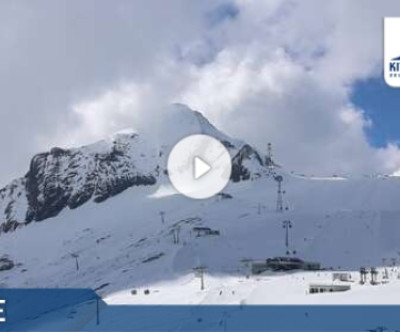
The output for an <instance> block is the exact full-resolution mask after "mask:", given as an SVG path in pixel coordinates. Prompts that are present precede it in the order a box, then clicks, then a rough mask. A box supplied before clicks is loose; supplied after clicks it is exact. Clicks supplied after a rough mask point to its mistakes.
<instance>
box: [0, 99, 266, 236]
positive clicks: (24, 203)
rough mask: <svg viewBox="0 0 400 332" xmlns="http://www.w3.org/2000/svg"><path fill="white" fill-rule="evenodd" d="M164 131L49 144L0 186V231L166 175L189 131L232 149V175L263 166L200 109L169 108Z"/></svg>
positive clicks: (261, 169) (248, 173) (251, 172)
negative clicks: (78, 143)
mask: <svg viewBox="0 0 400 332" xmlns="http://www.w3.org/2000/svg"><path fill="white" fill-rule="evenodd" d="M169 111H170V115H169V116H168V117H166V119H167V120H166V123H164V124H163V128H162V130H161V132H162V134H161V135H162V137H159V138H158V141H162V142H163V143H162V144H156V143H153V142H154V141H155V140H154V139H153V137H150V138H149V139H147V137H145V135H141V134H138V133H134V132H126V131H125V132H123V133H119V134H116V135H114V136H112V137H110V138H109V139H106V140H103V141H100V142H97V143H94V144H91V145H88V146H83V147H80V148H74V149H62V148H53V149H51V150H50V151H48V152H44V153H40V154H37V155H36V156H34V157H33V158H32V161H31V164H30V167H29V170H28V172H27V174H26V175H25V176H24V177H22V178H19V179H16V180H14V181H12V182H11V183H10V184H9V185H7V186H6V187H4V188H3V189H0V232H3V233H6V232H9V231H13V230H15V229H17V228H19V227H20V226H22V225H26V224H29V223H31V222H33V221H42V220H45V219H48V218H51V217H55V216H57V215H58V214H59V213H60V212H61V211H62V210H63V209H65V208H70V209H76V208H78V207H80V206H81V205H83V204H85V203H87V202H88V201H90V200H93V201H94V202H97V203H100V202H103V201H105V200H107V199H109V198H110V197H112V196H115V195H117V194H119V193H121V192H122V191H124V190H126V189H127V188H130V187H134V186H136V187H137V186H156V185H157V184H160V183H161V182H163V181H165V179H164V178H165V175H166V158H167V156H168V153H169V151H170V149H171V148H172V147H173V145H174V143H176V142H177V141H178V140H179V139H180V138H183V137H185V136H186V135H189V134H206V135H210V136H213V137H215V138H217V139H219V140H220V141H222V142H223V144H224V145H225V146H226V147H227V148H228V150H229V151H230V153H231V155H232V163H233V167H232V181H235V182H238V181H241V180H247V179H249V178H251V177H256V176H260V175H261V174H262V173H263V172H265V170H266V168H265V167H264V166H265V165H264V163H265V158H262V157H261V155H260V154H259V153H258V152H257V151H256V150H255V149H254V148H252V147H251V146H250V145H248V144H245V143H243V142H241V141H238V140H234V139H232V138H230V137H228V136H227V135H225V134H223V133H221V132H220V131H219V130H217V129H216V128H215V127H214V126H213V125H212V124H210V123H209V122H208V120H207V119H206V118H204V117H203V116H202V115H201V114H200V113H199V112H196V111H192V110H190V109H188V108H187V107H186V106H183V105H175V106H174V107H173V108H170V109H169Z"/></svg>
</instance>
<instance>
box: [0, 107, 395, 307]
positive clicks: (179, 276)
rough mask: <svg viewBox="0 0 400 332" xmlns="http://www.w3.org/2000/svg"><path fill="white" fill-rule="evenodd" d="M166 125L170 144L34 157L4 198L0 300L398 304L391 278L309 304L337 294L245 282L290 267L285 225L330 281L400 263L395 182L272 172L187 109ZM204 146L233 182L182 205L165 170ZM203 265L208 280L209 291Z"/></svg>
mask: <svg viewBox="0 0 400 332" xmlns="http://www.w3.org/2000/svg"><path fill="white" fill-rule="evenodd" d="M165 124H166V125H167V126H168V127H167V128H170V129H171V132H170V134H169V135H168V131H166V132H167V134H163V133H162V130H160V134H159V135H161V139H154V138H153V137H150V136H149V135H148V134H146V135H144V134H141V133H132V132H124V133H119V134H117V135H114V136H113V137H111V138H109V139H106V140H104V141H101V142H98V143H95V144H93V145H90V146H85V147H81V148H77V149H68V150H65V149H59V148H57V149H53V150H51V151H50V152H47V153H43V154H39V155H37V156H35V157H34V158H33V160H32V163H31V166H30V168H29V171H28V173H27V175H26V176H25V177H22V178H20V179H17V180H14V181H13V182H11V183H10V184H9V185H8V186H6V187H5V188H4V189H2V191H1V210H2V211H4V217H2V218H3V223H2V233H1V234H0V251H1V252H2V253H3V255H6V256H7V259H9V260H10V261H12V262H13V263H14V264H13V266H12V268H11V269H9V270H4V271H1V269H0V283H1V285H2V287H69V288H70V287H72V288H73V287H90V288H93V289H96V290H97V291H98V293H99V294H100V295H102V296H104V297H106V300H108V301H109V302H111V303H189V304H197V303H210V304H220V303H235V304H239V303H241V304H245V303H341V302H346V303H364V302H365V299H366V298H368V301H369V303H378V302H379V303H400V300H399V299H398V297H397V296H394V295H393V296H387V295H388V294H389V293H391V294H392V293H393V294H394V293H395V291H396V290H400V281H399V280H398V277H399V274H398V273H399V271H400V270H399V269H397V270H396V268H391V270H390V278H391V279H390V283H391V285H390V287H389V288H384V287H386V286H385V285H387V284H382V285H381V286H355V285H356V284H354V285H353V286H352V287H353V288H352V291H349V292H346V293H345V294H343V295H340V297H338V296H339V295H338V294H336V295H338V296H336V297H335V296H334V295H332V297H328V298H327V297H326V296H331V295H316V296H314V295H307V289H308V288H307V287H308V285H309V283H312V282H326V280H329V281H331V279H329V278H331V276H332V273H331V271H330V270H327V271H323V272H309V273H298V274H274V275H268V274H267V275H262V276H255V277H250V278H248V276H247V275H248V266H246V264H247V263H246V262H248V261H249V260H265V259H266V258H268V257H273V256H282V255H286V251H287V248H286V245H285V230H284V229H283V227H282V222H283V221H285V220H290V221H291V222H292V225H293V227H292V228H291V229H290V234H289V249H290V252H294V251H295V252H296V256H298V257H300V258H302V259H305V260H311V261H316V262H319V263H321V265H322V267H323V268H325V269H330V268H332V269H335V270H344V269H349V270H352V271H353V274H357V273H355V272H354V271H357V270H358V269H359V268H360V267H361V266H366V267H371V266H381V265H383V264H389V263H390V264H392V263H393V262H395V263H396V262H397V263H398V262H399V261H400V241H399V239H400V223H399V220H400V206H399V204H398V197H400V178H398V177H359V178H343V177H337V176H332V177H326V178H316V177H306V176H299V175H296V174H293V173H289V172H287V171H285V168H284V167H278V166H276V165H275V164H273V165H272V170H271V167H270V168H268V167H267V165H266V157H265V156H263V155H262V154H261V153H259V152H257V150H256V149H254V148H253V147H251V146H250V145H248V144H246V143H244V142H242V141H239V140H236V139H233V138H230V137H228V136H226V135H224V134H223V133H221V132H220V131H218V130H217V129H216V128H215V127H214V126H212V125H211V124H210V123H209V122H208V121H207V120H206V119H205V118H204V117H203V116H201V114H200V113H197V112H194V111H191V110H189V109H187V108H186V107H184V106H181V105H180V106H175V107H174V108H173V111H172V113H171V117H169V118H168V119H166V120H165ZM199 133H203V134H209V135H212V136H214V137H216V138H218V139H219V140H220V141H222V142H223V143H224V144H225V146H227V148H228V149H229V151H230V153H231V156H232V161H233V172H232V181H230V183H229V184H228V186H227V187H226V188H225V189H224V192H223V193H221V194H220V195H216V196H215V197H212V198H209V199H206V200H192V199H189V198H186V197H184V196H182V195H180V194H179V193H177V192H176V191H175V190H174V189H173V188H172V186H171V185H170V183H169V181H168V177H167V174H166V167H165V165H166V158H167V156H168V152H169V150H170V149H171V147H172V146H173V144H174V143H175V142H176V141H177V140H178V139H179V138H181V137H184V136H185V135H187V134H199ZM157 142H161V144H160V143H157ZM271 175H274V176H271ZM276 175H280V176H282V178H283V182H282V185H283V190H282V191H283V192H284V194H283V198H282V200H283V206H284V209H283V211H278V210H277V208H276V207H277V181H276V180H275V176H276ZM50 217H51V218H50ZM37 221H41V222H37ZM26 224H29V225H27V226H26V227H22V225H26ZM198 227H203V228H208V229H210V230H211V231H212V232H211V233H210V234H205V235H204V234H199V233H198ZM16 228H17V229H16ZM11 230H15V231H13V232H12V231H11ZM385 262H386V263H385ZM199 266H203V267H206V268H207V269H206V272H205V274H206V275H205V284H206V286H205V290H202V291H201V290H200V289H199V279H198V277H197V276H196V274H194V273H193V268H195V267H199ZM381 278H382V272H380V276H379V279H381ZM371 287H372V288H371ZM374 287H375V288H374ZM353 289H354V291H353ZM132 290H135V292H132ZM145 291H146V292H145ZM324 296H325V297H324Z"/></svg>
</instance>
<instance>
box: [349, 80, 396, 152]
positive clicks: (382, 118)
mask: <svg viewBox="0 0 400 332" xmlns="http://www.w3.org/2000/svg"><path fill="white" fill-rule="evenodd" d="M352 101H353V103H354V104H355V105H356V106H358V107H360V108H362V109H363V110H364V111H365V114H366V116H367V117H368V118H370V119H371V121H372V126H371V127H369V128H366V133H367V136H368V139H369V141H370V143H371V144H372V145H373V146H376V147H384V146H386V145H387V143H388V142H395V143H397V144H399V142H400V126H399V125H400V89H396V88H392V87H389V86H388V85H387V84H386V83H385V82H384V80H383V76H382V77H380V78H374V79H369V80H366V81H360V82H359V83H357V84H356V85H355V86H354V91H353V95H352Z"/></svg>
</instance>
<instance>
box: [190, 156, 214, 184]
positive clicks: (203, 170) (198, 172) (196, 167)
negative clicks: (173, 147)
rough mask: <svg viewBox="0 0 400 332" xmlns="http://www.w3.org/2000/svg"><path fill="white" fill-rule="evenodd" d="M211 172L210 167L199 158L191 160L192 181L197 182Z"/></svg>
mask: <svg viewBox="0 0 400 332" xmlns="http://www.w3.org/2000/svg"><path fill="white" fill-rule="evenodd" d="M210 170H211V166H210V165H209V164H207V163H206V162H205V161H204V160H203V159H201V158H199V157H194V158H193V174H194V179H195V180H197V179H199V178H201V177H202V176H203V175H205V174H207V173H208V172H209V171H210Z"/></svg>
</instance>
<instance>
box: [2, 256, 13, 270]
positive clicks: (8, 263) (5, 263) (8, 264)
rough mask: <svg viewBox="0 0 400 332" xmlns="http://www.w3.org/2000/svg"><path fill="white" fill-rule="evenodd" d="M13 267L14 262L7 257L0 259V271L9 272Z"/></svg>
mask: <svg viewBox="0 0 400 332" xmlns="http://www.w3.org/2000/svg"><path fill="white" fill-rule="evenodd" d="M14 265H15V264H14V262H13V261H12V260H11V259H9V258H8V257H4V256H3V257H0V271H7V270H11V269H12V268H13V267H14Z"/></svg>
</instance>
